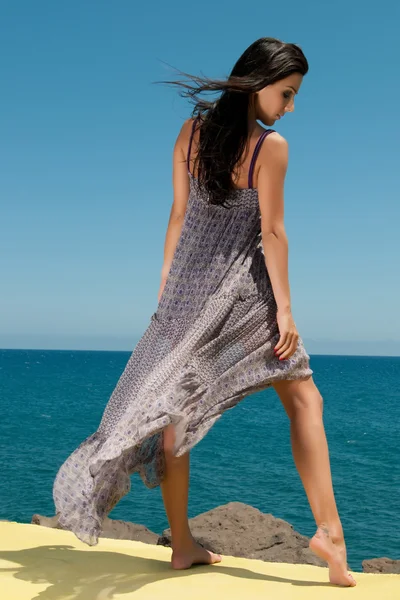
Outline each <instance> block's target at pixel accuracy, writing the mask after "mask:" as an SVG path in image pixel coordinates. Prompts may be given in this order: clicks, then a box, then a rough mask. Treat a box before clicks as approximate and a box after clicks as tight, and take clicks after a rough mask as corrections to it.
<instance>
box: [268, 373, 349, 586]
mask: <svg viewBox="0 0 400 600" xmlns="http://www.w3.org/2000/svg"><path fill="white" fill-rule="evenodd" d="M273 387H274V389H275V391H276V392H277V394H278V396H279V398H280V400H281V401H282V404H283V406H284V408H285V410H286V413H287V415H288V417H289V419H290V434H291V442H292V452H293V458H294V462H295V465H296V467H297V470H298V472H299V475H300V477H301V480H302V482H303V486H304V489H305V492H306V494H307V498H308V501H309V503H310V507H311V510H312V513H313V515H314V519H315V522H316V525H317V531H316V534H315V535H314V537H313V538H312V539H311V541H310V548H311V549H312V550H313V552H314V553H315V554H317V555H318V556H320V557H321V558H323V559H324V560H326V561H327V562H328V564H329V576H330V581H331V583H335V584H338V585H345V586H353V585H355V584H356V583H355V580H354V578H353V577H352V576H351V575H350V574H349V573H348V572H347V558H346V545H345V542H344V536H343V528H342V524H341V522H340V518H339V514H338V511H337V507H336V501H335V497H334V491H333V485H332V477H331V468H330V460H329V450H328V444H327V440H326V435H325V429H324V424H323V417H322V414H323V400H322V397H321V394H320V393H319V391H318V388H317V387H316V385H315V383H314V381H313V378H312V377H309V378H308V379H303V380H296V381H279V382H277V383H275V384H274V386H273Z"/></svg>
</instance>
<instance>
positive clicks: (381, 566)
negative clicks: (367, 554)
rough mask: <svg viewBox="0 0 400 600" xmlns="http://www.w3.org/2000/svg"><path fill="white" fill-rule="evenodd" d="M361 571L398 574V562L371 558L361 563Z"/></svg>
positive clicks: (399, 565) (399, 564)
mask: <svg viewBox="0 0 400 600" xmlns="http://www.w3.org/2000/svg"><path fill="white" fill-rule="evenodd" d="M362 569H363V572H364V573H395V574H397V575H399V574H400V560H394V559H393V558H386V556H384V557H382V558H371V559H369V560H363V561H362Z"/></svg>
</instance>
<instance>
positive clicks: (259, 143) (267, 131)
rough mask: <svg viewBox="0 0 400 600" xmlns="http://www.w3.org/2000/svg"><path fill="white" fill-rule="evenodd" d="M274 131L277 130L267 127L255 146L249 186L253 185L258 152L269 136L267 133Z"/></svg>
mask: <svg viewBox="0 0 400 600" xmlns="http://www.w3.org/2000/svg"><path fill="white" fill-rule="evenodd" d="M274 131H275V129H266V130H265V131H263V132H262V134H261V135H260V137H259V138H258V140H257V144H256V147H255V148H254V152H253V156H252V159H251V163H250V169H249V188H252V187H253V171H254V167H255V164H256V160H257V156H258V153H259V152H260V148H261V144H262V143H263V141H264V139H265V138H266V137H267V135H269V134H270V133H273V132H274Z"/></svg>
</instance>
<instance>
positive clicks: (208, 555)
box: [171, 540, 222, 569]
mask: <svg viewBox="0 0 400 600" xmlns="http://www.w3.org/2000/svg"><path fill="white" fill-rule="evenodd" d="M221 560H222V558H221V555H220V554H214V552H209V551H208V550H206V549H205V548H203V546H200V544H198V543H197V542H195V540H193V541H192V542H191V544H190V545H189V546H188V547H186V548H180V549H179V550H173V551H172V559H171V566H172V568H173V569H189V568H190V567H191V566H192V565H197V564H204V565H212V564H214V563H218V562H221Z"/></svg>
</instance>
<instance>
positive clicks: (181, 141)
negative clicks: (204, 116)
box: [161, 119, 192, 284]
mask: <svg viewBox="0 0 400 600" xmlns="http://www.w3.org/2000/svg"><path fill="white" fill-rule="evenodd" d="M191 127H192V119H188V120H187V121H185V123H184V124H183V125H182V128H181V130H180V132H179V135H178V137H177V139H176V142H175V146H174V152H173V164H172V184H173V198H174V199H173V203H172V207H171V212H170V216H169V221H168V228H167V233H166V236H165V244H164V262H163V266H162V269H161V283H162V284H163V283H165V281H166V280H167V276H168V273H169V270H170V268H171V264H172V259H173V257H174V253H175V249H176V246H177V244H178V240H179V236H180V235H181V231H182V225H183V220H184V217H185V212H186V206H187V201H188V197H189V176H188V172H187V166H186V152H187V148H188V145H189V138H190V133H191Z"/></svg>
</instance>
